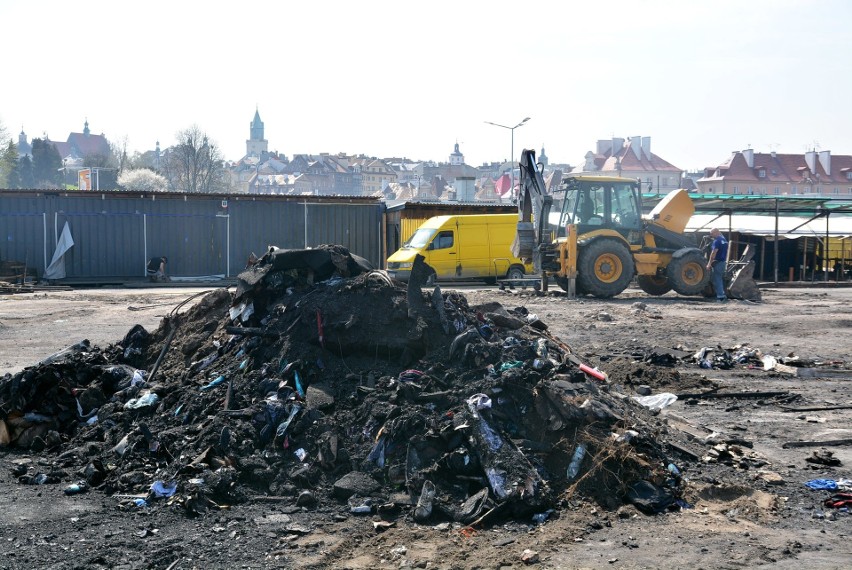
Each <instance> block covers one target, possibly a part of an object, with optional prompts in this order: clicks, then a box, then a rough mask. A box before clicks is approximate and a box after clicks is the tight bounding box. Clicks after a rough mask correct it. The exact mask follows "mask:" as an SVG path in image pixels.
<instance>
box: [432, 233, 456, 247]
mask: <svg viewBox="0 0 852 570" xmlns="http://www.w3.org/2000/svg"><path fill="white" fill-rule="evenodd" d="M451 247H453V232H452V231H443V232H441V233H439V234H438V235H437V236H436V237H435V240H434V241H433V242H432V249H449V248H451Z"/></svg>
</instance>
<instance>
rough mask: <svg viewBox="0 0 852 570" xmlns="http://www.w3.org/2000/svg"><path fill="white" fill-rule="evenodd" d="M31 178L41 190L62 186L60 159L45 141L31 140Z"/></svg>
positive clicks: (48, 142) (49, 143)
mask: <svg viewBox="0 0 852 570" xmlns="http://www.w3.org/2000/svg"><path fill="white" fill-rule="evenodd" d="M32 170H33V178H34V180H35V184H36V185H38V186H39V187H41V188H60V187H61V186H62V173H61V171H62V158H61V157H60V156H59V151H58V150H56V146H54V144H53V143H52V142H50V141H49V140H47V139H44V140H42V139H33V169H32Z"/></svg>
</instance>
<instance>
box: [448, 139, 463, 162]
mask: <svg viewBox="0 0 852 570" xmlns="http://www.w3.org/2000/svg"><path fill="white" fill-rule="evenodd" d="M461 164H464V155H463V154H462V153H461V151H460V150H459V143H456V146H455V148H454V149H453V152H452V154H450V166H459V165H461Z"/></svg>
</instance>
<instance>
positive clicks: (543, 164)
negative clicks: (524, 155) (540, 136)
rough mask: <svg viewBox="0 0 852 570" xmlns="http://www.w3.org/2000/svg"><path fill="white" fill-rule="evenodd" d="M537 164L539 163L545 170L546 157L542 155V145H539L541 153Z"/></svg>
mask: <svg viewBox="0 0 852 570" xmlns="http://www.w3.org/2000/svg"><path fill="white" fill-rule="evenodd" d="M538 162H540V163H541V165H542V167H544V168H547V162H548V160H547V155H546V154H544V145H541V153H540V154H539V155H538Z"/></svg>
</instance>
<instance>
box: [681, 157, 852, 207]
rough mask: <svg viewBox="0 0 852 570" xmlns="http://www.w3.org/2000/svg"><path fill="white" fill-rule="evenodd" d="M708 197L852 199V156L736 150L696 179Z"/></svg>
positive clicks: (699, 187)
mask: <svg viewBox="0 0 852 570" xmlns="http://www.w3.org/2000/svg"><path fill="white" fill-rule="evenodd" d="M697 184H698V190H699V192H702V193H705V194H752V195H767V196H797V195H799V196H801V195H816V196H823V197H834V196H837V197H844V198H848V197H850V196H852V156H850V155H836V156H832V155H831V151H828V150H824V151H817V150H812V151H809V152H806V153H804V154H781V153H777V152H774V151H773V152H770V153H760V152H754V149H746V150H743V151H735V152H733V153H731V156H730V157H729V158H728V160H727V161H726V162H724V163H722V164H720V165H719V166H716V167H708V168H705V169H704V176H703V177H702V178H700V179H698V180H697Z"/></svg>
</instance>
